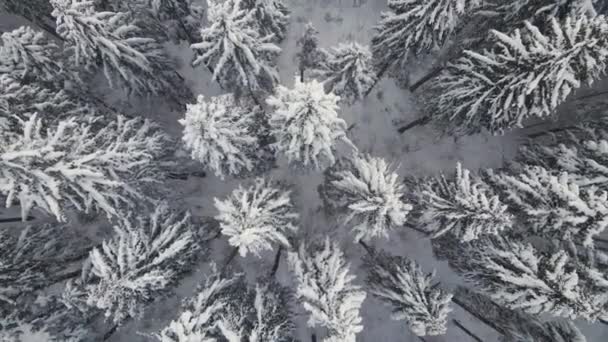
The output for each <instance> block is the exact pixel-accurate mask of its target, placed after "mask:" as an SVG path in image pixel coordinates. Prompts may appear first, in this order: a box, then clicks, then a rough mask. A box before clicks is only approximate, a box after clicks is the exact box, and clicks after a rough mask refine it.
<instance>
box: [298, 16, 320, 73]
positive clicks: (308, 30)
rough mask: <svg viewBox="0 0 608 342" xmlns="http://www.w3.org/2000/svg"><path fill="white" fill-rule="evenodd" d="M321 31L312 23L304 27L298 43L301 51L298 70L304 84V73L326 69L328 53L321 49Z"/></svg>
mask: <svg viewBox="0 0 608 342" xmlns="http://www.w3.org/2000/svg"><path fill="white" fill-rule="evenodd" d="M318 35H319V31H317V29H316V28H315V27H314V26H313V25H312V23H311V22H309V23H308V24H306V26H305V27H304V34H303V35H302V36H301V37H300V38H299V39H298V41H297V42H296V44H297V46H299V47H300V50H299V51H298V52H297V53H296V57H297V59H298V69H299V71H300V82H304V71H306V70H312V71H315V72H316V71H318V70H322V69H324V68H325V60H326V59H327V57H328V53H327V51H325V50H324V49H322V48H320V47H319V37H318Z"/></svg>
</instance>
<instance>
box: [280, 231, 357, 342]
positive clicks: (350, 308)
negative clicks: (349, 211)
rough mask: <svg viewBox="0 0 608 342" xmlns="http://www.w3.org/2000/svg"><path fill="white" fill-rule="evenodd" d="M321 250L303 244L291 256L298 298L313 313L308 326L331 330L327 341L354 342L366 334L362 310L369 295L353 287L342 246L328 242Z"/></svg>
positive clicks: (327, 240) (290, 262) (290, 260)
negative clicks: (359, 334) (362, 334)
mask: <svg viewBox="0 0 608 342" xmlns="http://www.w3.org/2000/svg"><path fill="white" fill-rule="evenodd" d="M319 247H320V248H316V246H306V245H304V244H302V245H300V248H299V249H298V251H297V252H290V253H289V256H288V261H289V266H290V269H291V270H292V272H293V273H294V275H295V278H296V297H297V299H298V300H299V301H300V302H301V303H302V305H303V307H304V309H305V310H306V311H308V312H309V313H310V317H309V319H308V325H309V326H311V327H314V326H322V327H324V328H326V329H327V330H328V332H329V339H327V340H326V341H341V342H355V341H356V336H357V333H359V332H361V331H362V330H363V325H362V319H361V315H360V313H359V310H360V308H361V305H362V304H363V301H364V300H365V297H366V294H365V292H364V291H363V290H362V289H361V287H360V286H358V285H355V284H354V283H353V281H354V280H355V276H354V275H352V274H351V272H350V265H349V264H348V263H347V262H346V260H345V258H344V254H343V253H342V251H341V250H340V248H339V246H338V245H337V244H335V243H332V242H330V241H329V239H326V240H325V242H324V244H323V245H322V246H319Z"/></svg>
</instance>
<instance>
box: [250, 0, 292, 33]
mask: <svg viewBox="0 0 608 342" xmlns="http://www.w3.org/2000/svg"><path fill="white" fill-rule="evenodd" d="M241 6H242V7H243V9H245V10H246V11H253V12H254V13H255V19H256V22H257V26H258V30H259V32H260V36H262V37H267V36H274V40H275V41H277V42H279V43H280V42H281V41H283V39H285V35H286V31H287V25H288V24H289V10H288V9H287V6H285V4H284V3H283V0H242V1H241Z"/></svg>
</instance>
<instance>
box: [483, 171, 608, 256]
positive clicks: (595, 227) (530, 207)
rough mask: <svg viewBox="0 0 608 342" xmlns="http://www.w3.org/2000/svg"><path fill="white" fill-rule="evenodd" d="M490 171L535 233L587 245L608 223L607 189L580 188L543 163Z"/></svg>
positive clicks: (492, 179) (506, 197) (567, 176)
mask: <svg viewBox="0 0 608 342" xmlns="http://www.w3.org/2000/svg"><path fill="white" fill-rule="evenodd" d="M489 175H490V177H491V181H492V182H493V183H494V184H495V185H496V186H497V187H498V188H499V189H500V191H502V192H503V193H504V196H503V198H504V200H505V201H506V202H507V203H510V204H511V206H512V207H513V209H516V210H517V212H518V213H520V215H521V216H522V219H523V220H524V222H525V226H526V228H527V229H529V230H530V231H532V232H534V233H535V234H540V235H542V236H545V237H553V238H556V239H558V240H568V241H570V240H571V241H574V242H576V243H580V244H582V245H584V246H587V247H589V246H592V245H593V237H595V236H596V235H598V234H600V233H601V232H602V231H604V230H605V229H606V227H607V226H608V203H607V202H606V201H607V198H608V193H606V192H605V191H599V190H597V188H595V187H593V186H591V187H587V188H581V187H580V186H579V185H577V184H576V183H575V182H574V181H573V180H572V179H571V178H570V176H569V175H568V174H567V173H565V172H564V173H560V174H558V175H553V174H551V173H550V172H549V171H547V170H546V169H544V168H542V167H526V168H524V169H523V170H522V171H521V173H519V174H514V175H512V174H510V173H507V172H503V173H496V174H494V173H493V172H489Z"/></svg>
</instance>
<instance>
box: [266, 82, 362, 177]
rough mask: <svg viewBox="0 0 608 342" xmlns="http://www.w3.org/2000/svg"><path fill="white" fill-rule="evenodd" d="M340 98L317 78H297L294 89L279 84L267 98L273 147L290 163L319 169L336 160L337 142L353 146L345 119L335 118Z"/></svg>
mask: <svg viewBox="0 0 608 342" xmlns="http://www.w3.org/2000/svg"><path fill="white" fill-rule="evenodd" d="M339 100H340V97H339V96H336V95H334V94H333V93H325V90H324V89H323V84H322V83H319V82H318V81H316V80H312V81H310V82H300V80H299V79H297V78H296V82H295V85H294V88H293V89H288V88H286V87H284V86H282V85H279V86H278V87H277V88H276V89H275V94H274V95H272V96H270V97H268V98H267V99H266V103H267V104H268V105H269V106H270V111H271V113H270V129H271V132H272V134H273V135H274V137H275V138H276V143H275V144H274V146H275V149H276V150H277V151H280V152H283V153H284V154H285V155H286V156H287V159H288V161H289V162H290V163H292V164H295V165H298V166H302V167H304V168H315V169H317V170H320V169H322V168H323V167H325V166H328V165H332V164H334V163H335V161H336V157H335V156H334V153H335V150H336V146H335V145H336V143H337V142H338V141H342V142H345V143H347V144H348V145H350V146H352V147H353V148H355V147H354V145H352V142H351V141H350V140H349V139H348V137H347V136H346V130H347V124H346V121H344V120H343V119H341V118H340V117H338V112H337V111H338V109H339V107H338V101H339ZM355 149H356V148H355Z"/></svg>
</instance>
